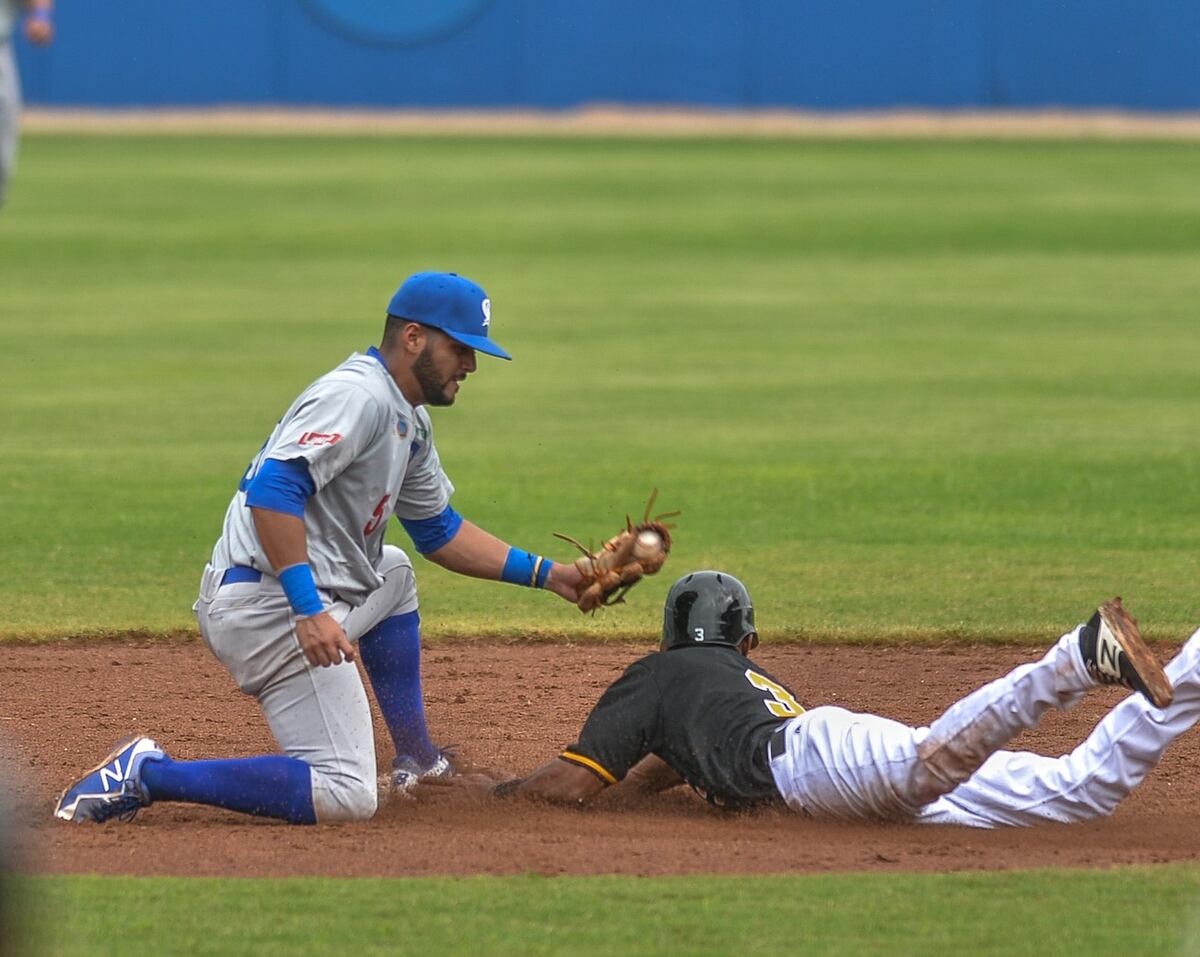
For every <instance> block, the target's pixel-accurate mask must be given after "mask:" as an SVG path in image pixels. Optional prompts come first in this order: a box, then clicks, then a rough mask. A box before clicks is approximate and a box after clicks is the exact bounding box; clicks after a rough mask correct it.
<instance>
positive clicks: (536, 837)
mask: <svg viewBox="0 0 1200 957" xmlns="http://www.w3.org/2000/svg"><path fill="white" fill-rule="evenodd" d="M646 650H648V649H647V648H645V647H643V646H634V645H630V644H607V645H597V644H545V643H511V644H500V643H481V642H472V641H442V642H438V643H437V644H435V645H433V646H432V647H430V648H428V649H427V650H426V653H425V667H424V671H425V691H426V697H427V701H428V709H429V717H430V723H431V727H432V729H433V732H434V734H435V737H436V739H437V740H439V741H442V742H453V743H457V744H458V746H459V750H460V753H461V754H462V755H463V756H464V757H465V758H467V759H469V760H471V761H474V762H477V763H480V764H488V765H493V766H498V767H503V768H508V769H512V770H514V771H517V772H525V771H528V770H530V769H531V768H533V767H534V766H535V765H536V764H538V763H540V762H541V761H542V760H544V759H546V758H548V757H550V756H552V755H553V754H555V753H556V750H557V749H558V748H559V747H561V746H562V745H564V744H567V743H570V742H571V741H572V740H573V739H574V736H575V734H576V732H577V731H578V728H579V725H580V722H581V720H582V718H583V717H584V715H585V714H586V712H587V709H588V707H589V704H590V702H592V701H593V700H594V699H595V697H596V696H597V694H598V693H599V691H600V690H601V689H602V688H603V687H605V686H606V685H607V684H608V682H610V681H611V680H612V679H613V678H614V677H615V676H616V675H617V674H618V673H619V672H620V671H621V670H622V669H623V668H624V666H625V665H626V664H628V663H629V662H630V661H631V660H632V659H633V658H635V657H637V656H638V655H640V654H642V653H643V652H645V651H646ZM1157 650H1158V651H1159V653H1160V654H1161V655H1162V656H1163V657H1164V658H1165V657H1166V656H1168V655H1169V654H1171V653H1173V651H1174V649H1173V648H1171V647H1167V646H1160V647H1159V648H1158V649H1157ZM760 651H761V654H760V655H756V657H757V658H759V660H761V661H762V662H763V663H764V664H765V665H766V667H767V668H768V669H770V670H771V671H773V672H774V673H776V674H778V675H779V676H780V677H781V678H782V679H784V680H786V681H787V682H788V683H789V684H791V685H792V686H793V687H795V688H796V689H799V690H800V692H801V697H802V699H804V700H807V701H808V702H809V703H817V702H827V703H838V704H844V705H847V706H849V707H857V708H860V709H866V710H874V711H878V712H881V713H884V714H888V715H890V716H894V717H897V718H900V719H902V720H905V721H908V722H910V723H918V724H923V723H927V722H929V721H930V720H931V719H932V718H933V717H934V716H935V715H936V714H937V713H938V712H939V710H940V709H941V708H942V707H944V706H945V705H947V704H949V703H950V702H952V701H953V700H955V699H956V698H957V697H959V696H960V695H961V694H963V693H964V692H966V691H968V690H970V689H971V688H973V687H974V686H976V685H977V684H980V683H982V682H984V681H986V680H987V679H989V678H991V677H993V676H996V675H998V674H1000V673H1001V672H1002V671H1003V670H1005V669H1007V668H1009V667H1011V666H1013V665H1015V664H1018V663H1020V662H1022V661H1027V660H1030V659H1031V658H1032V657H1033V656H1034V654H1035V653H1034V652H1033V651H1032V650H1031V649H1030V648H1028V647H1013V646H1004V647H968V648H961V647H960V648H953V647H940V648H930V647H912V646H903V647H876V648H866V647H857V646H856V647H827V646H825V647H822V646H775V647H771V648H763V649H760ZM4 654H5V659H6V660H5V668H4V669H3V673H2V675H0V738H2V739H3V740H4V741H5V742H6V744H7V746H8V750H9V751H10V752H11V753H12V756H13V757H12V760H10V761H9V762H7V765H6V774H5V777H6V778H7V779H8V780H9V781H10V782H11V783H12V784H14V785H15V791H16V797H17V800H18V805H19V809H18V817H19V820H20V821H21V822H22V823H24V824H27V825H28V828H27V834H28V837H29V841H28V854H27V862H28V863H27V865H26V866H27V868H28V869H30V870H35V871H41V872H97V873H106V874H179V875H188V874H197V875H243V876H256V875H276V876H281V875H331V876H351V875H430V874H478V873H487V874H513V873H524V872H538V873H543V874H595V873H625V874H641V875H650V874H681V873H698V872H739V873H741V872H746V873H750V872H754V873H779V872H786V871H799V872H814V871H839V870H869V871H884V872H887V871H913V870H920V871H930V870H935V871H943V870H958V869H997V868H1015V867H1037V866H1050V865H1055V866H1089V867H1090V866H1097V865H1100V866H1103V865H1110V864H1118V863H1122V864H1124V863H1151V862H1159V861H1177V860H1196V859H1200V829H1197V828H1196V827H1195V813H1196V812H1195V805H1196V802H1197V795H1198V794H1200V740H1198V738H1197V735H1196V734H1195V733H1193V734H1191V735H1187V736H1185V737H1184V738H1183V739H1181V740H1180V741H1178V742H1177V743H1176V744H1175V746H1174V747H1173V749H1172V750H1171V751H1170V752H1169V753H1168V755H1167V758H1166V760H1165V761H1164V762H1163V764H1162V766H1160V767H1159V768H1158V769H1157V770H1156V771H1155V772H1154V773H1153V774H1152V775H1151V776H1150V778H1149V779H1148V780H1147V781H1146V782H1145V784H1144V785H1143V786H1142V787H1141V788H1140V789H1139V790H1138V791H1137V792H1136V793H1135V794H1134V795H1133V796H1132V797H1131V798H1130V799H1129V800H1128V801H1127V802H1126V803H1125V804H1124V805H1123V806H1122V807H1121V808H1120V809H1119V811H1118V813H1117V814H1116V815H1115V816H1114V817H1113V818H1111V819H1109V820H1107V821H1102V822H1098V823H1095V824H1087V825H1075V826H1069V827H1068V826H1043V827H1038V828H1033V829H1026V830H1007V831H993V832H982V831H976V830H971V829H965V828H964V829H960V828H931V827H918V826H908V825H878V826H870V825H844V824H828V823H817V822H814V821H811V820H806V819H803V818H801V817H798V816H795V815H792V814H789V813H788V812H786V811H773V810H772V811H765V812H759V813H754V814H743V815H732V816H731V815H725V814H721V813H719V812H716V811H713V810H711V809H710V808H709V807H708V805H706V804H705V803H704V802H702V801H701V800H700V799H699V798H697V797H695V796H693V795H692V794H691V793H690V792H688V791H686V789H677V790H675V791H672V792H668V793H667V794H665V795H662V796H661V797H660V798H659V799H658V800H657V801H656V802H655V803H654V805H653V806H651V807H648V808H646V809H645V810H638V811H624V812H617V811H604V810H594V809H593V810H586V811H579V810H570V809H556V808H545V807H537V806H531V805H525V804H521V803H519V802H514V803H494V802H486V803H484V802H478V801H475V800H472V799H470V798H468V797H466V796H464V795H460V794H444V795H438V796H437V797H435V798H433V799H429V800H426V801H420V802H416V801H395V802H391V803H389V804H388V805H386V806H384V807H383V808H382V809H381V810H380V812H379V814H378V815H377V816H376V818H375V819H374V820H373V821H371V822H369V823H366V824H343V825H321V826H316V827H292V826H289V825H286V824H281V823H276V822H272V821H266V820H257V819H251V818H245V817H241V816H239V815H236V814H233V813H229V812H224V811H218V810H211V809H207V808H201V807H191V806H185V805H168V804H159V805H155V806H153V807H150V808H147V809H146V810H144V811H142V812H141V814H140V815H139V816H138V818H137V819H136V821H134V822H133V823H131V824H120V823H115V822H114V823H110V824H106V825H98V826H97V825H72V824H66V823H62V822H58V821H55V820H53V819H52V817H51V808H52V805H53V802H54V800H55V798H56V797H57V792H58V790H59V789H60V788H61V787H63V786H64V785H65V784H66V783H68V782H69V780H70V779H71V778H72V777H73V776H75V775H77V774H78V773H79V772H80V771H82V770H84V769H85V768H87V767H89V766H91V765H93V764H94V763H95V762H96V761H98V760H99V759H100V758H102V757H103V756H104V754H105V753H106V752H107V751H108V750H109V748H110V747H111V746H112V745H113V743H114V742H116V741H117V740H119V739H120V738H122V737H123V736H125V735H127V734H128V733H129V732H131V731H138V730H140V731H145V732H147V733H150V734H152V735H154V736H156V737H158V738H159V740H160V741H161V742H162V743H163V744H164V746H165V747H166V748H167V749H168V750H169V752H170V753H171V754H172V755H173V756H175V757H178V758H201V757H218V756H238V755H251V754H255V753H260V752H263V751H271V750H274V748H273V745H272V741H271V739H270V737H269V734H268V732H267V729H266V726H265V723H264V721H263V719H262V717H261V715H260V714H259V712H258V710H257V706H256V705H255V704H254V702H253V701H252V700H250V699H248V698H246V697H244V696H243V695H241V694H240V693H239V692H237V690H236V689H235V688H234V686H233V684H232V681H231V679H230V678H229V677H228V675H227V674H226V673H225V672H224V671H223V670H222V669H221V668H220V666H219V665H218V664H217V663H216V662H215V661H214V660H213V659H212V658H211V657H210V655H209V654H208V652H207V651H206V649H205V648H204V647H203V646H202V645H201V644H200V643H199V642H198V641H196V640H187V641H169V642H158V643H151V642H91V643H79V642H59V643H54V644H40V645H11V644H10V645H6V646H5V647H4ZM1119 698H1120V692H1119V691H1117V690H1110V689H1104V690H1102V691H1097V692H1096V693H1094V694H1093V695H1091V696H1090V697H1089V698H1088V699H1087V700H1086V701H1085V702H1084V703H1083V704H1082V705H1080V706H1079V707H1078V708H1077V709H1075V710H1074V711H1072V712H1069V713H1067V714H1057V713H1056V714H1052V715H1051V716H1050V717H1049V718H1048V719H1047V720H1046V721H1045V722H1044V724H1043V727H1042V728H1041V729H1039V730H1038V732H1037V733H1036V734H1029V735H1026V736H1025V737H1024V738H1022V739H1021V740H1020V741H1019V742H1018V744H1019V746H1021V747H1026V748H1030V749H1035V750H1039V751H1043V752H1047V753H1061V752H1062V751H1064V750H1069V749H1070V748H1072V747H1073V746H1074V745H1075V744H1076V743H1077V742H1078V741H1079V740H1080V739H1082V737H1083V736H1084V735H1085V734H1086V733H1087V731H1088V730H1089V729H1090V728H1091V726H1092V725H1093V724H1094V723H1095V721H1096V720H1097V719H1098V717H1099V716H1100V715H1101V714H1103V712H1104V711H1105V710H1106V708H1108V707H1110V706H1111V705H1112V704H1113V703H1114V702H1115V701H1117V700H1119ZM376 726H377V736H376V746H377V750H378V753H379V757H380V761H381V764H382V763H383V762H385V761H387V760H389V759H390V749H389V745H388V743H387V741H386V737H385V734H386V733H385V732H382V731H379V730H378V729H381V728H382V723H381V722H379V721H378V720H377V722H376Z"/></svg>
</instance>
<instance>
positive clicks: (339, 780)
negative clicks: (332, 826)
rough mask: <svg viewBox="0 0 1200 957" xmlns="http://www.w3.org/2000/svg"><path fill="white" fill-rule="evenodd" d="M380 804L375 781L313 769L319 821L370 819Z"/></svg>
mask: <svg viewBox="0 0 1200 957" xmlns="http://www.w3.org/2000/svg"><path fill="white" fill-rule="evenodd" d="M378 807H379V791H378V788H377V787H376V783H375V780H374V779H372V780H370V781H366V780H363V779H361V778H356V777H352V776H350V775H346V774H338V775H333V774H325V773H322V772H320V771H316V770H314V771H313V810H314V811H315V812H316V815H317V822H318V823H319V824H329V823H332V822H334V821H368V820H370V819H371V818H372V817H374V816H375V811H376V810H377V809H378Z"/></svg>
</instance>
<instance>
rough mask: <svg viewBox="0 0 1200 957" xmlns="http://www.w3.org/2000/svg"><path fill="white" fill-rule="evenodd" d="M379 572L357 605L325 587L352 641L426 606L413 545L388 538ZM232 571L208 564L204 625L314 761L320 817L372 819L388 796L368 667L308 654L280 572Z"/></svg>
mask: <svg viewBox="0 0 1200 957" xmlns="http://www.w3.org/2000/svg"><path fill="white" fill-rule="evenodd" d="M377 571H378V572H379V574H380V575H381V576H382V577H383V584H382V585H381V586H380V587H379V588H378V589H376V590H375V591H374V592H372V593H371V594H370V595H369V596H368V597H367V600H366V601H365V602H364V603H363V604H362V605H359V606H358V607H357V608H352V607H351V606H350V605H348V604H347V603H346V602H343V601H340V600H337V599H336V598H335V597H334V596H332V595H330V594H329V593H328V592H321V593H320V594H321V599H322V601H324V603H325V607H326V610H327V611H328V612H329V613H330V614H331V615H332V616H333V617H334V619H336V620H337V621H338V622H339V624H341V625H342V627H343V628H344V629H345V630H346V637H347V638H349V640H350V641H351V642H357V641H358V639H359V638H361V637H362V636H363V635H365V634H366V633H367V632H368V631H370V630H371V629H372V628H374V627H375V625H377V624H379V622H381V621H383V620H384V619H385V618H390V617H391V616H393V615H403V614H406V613H408V612H411V611H416V609H417V589H416V580H415V578H414V575H413V568H412V562H411V561H409V558H408V556H407V555H405V554H404V552H403V551H401V550H400V549H399V548H396V547H394V546H391V545H385V546H384V549H383V557H382V559H381V561H380V564H379V566H378V568H377ZM223 574H224V569H215V568H213V567H212V566H211V565H210V566H208V567H206V568H205V570H204V576H203V577H202V579H201V582H200V598H199V600H198V601H197V602H196V605H195V611H196V616H197V618H198V619H199V622H200V634H201V635H202V636H203V637H204V640H205V642H206V643H207V644H208V647H209V648H210V649H211V650H212V652H213V654H214V655H216V656H217V659H218V660H219V661H220V662H221V664H223V665H224V666H225V667H226V668H227V669H228V670H229V673H230V674H232V675H233V677H234V680H235V681H237V684H238V687H239V688H241V689H242V691H244V692H245V693H246V694H249V695H253V696H254V697H255V698H256V699H257V700H258V703H259V705H260V706H261V707H262V709H263V714H265V715H266V718H267V723H268V724H269V725H270V727H271V733H272V734H274V736H275V740H276V741H277V742H279V746H280V747H281V748H282V749H283V751H284V753H285V754H287V755H288V756H289V757H293V758H299V759H300V760H301V761H304V762H305V763H306V764H307V765H308V766H309V767H310V768H311V769H312V788H313V809H314V810H315V811H316V815H317V820H318V821H321V822H327V821H354V820H365V819H367V818H370V817H371V816H372V815H373V814H374V813H375V809H376V807H377V804H378V796H377V792H376V765H375V735H374V732H373V730H372V727H371V709H370V705H369V704H368V702H367V693H366V689H365V688H364V687H363V682H362V678H361V677H360V676H359V672H358V668H357V667H356V666H355V665H354V664H351V663H347V662H343V663H342V664H339V665H332V666H330V667H328V668H321V667H315V666H313V665H310V664H309V663H308V660H307V659H306V658H305V657H304V653H303V652H302V651H301V650H300V643H299V641H298V640H297V639H296V630H295V613H294V612H293V611H292V607H291V605H290V604H289V603H288V600H287V596H286V595H285V594H284V593H283V587H282V586H281V585H280V584H279V581H278V579H276V578H274V577H272V576H270V575H263V577H262V581H259V582H241V583H237V584H229V585H221V577H222V575H223Z"/></svg>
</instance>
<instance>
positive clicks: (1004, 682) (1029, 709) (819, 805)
mask: <svg viewBox="0 0 1200 957" xmlns="http://www.w3.org/2000/svg"><path fill="white" fill-rule="evenodd" d="M1106 607H1107V606H1106ZM1098 639H1100V643H1099V645H1100V647H1101V649H1102V650H1103V651H1104V652H1105V653H1106V654H1107V655H1108V657H1109V658H1110V659H1111V664H1112V665H1113V666H1114V667H1118V668H1121V669H1123V668H1124V666H1126V665H1127V664H1128V662H1127V660H1126V659H1127V657H1128V656H1126V655H1125V652H1124V644H1125V643H1126V642H1129V643H1131V650H1132V651H1134V652H1135V653H1136V654H1137V656H1138V660H1139V661H1142V662H1145V661H1146V657H1145V654H1144V653H1145V652H1147V649H1146V648H1145V645H1144V643H1142V642H1141V639H1140V637H1138V636H1137V635H1136V631H1134V633H1133V634H1132V635H1129V636H1125V635H1122V637H1121V643H1120V644H1118V643H1117V638H1116V636H1115V635H1114V633H1113V631H1112V630H1111V629H1110V628H1109V627H1108V625H1107V623H1106V622H1102V621H1101V620H1100V618H1099V616H1096V617H1094V618H1093V620H1092V621H1091V622H1089V623H1088V624H1086V625H1081V626H1079V627H1078V628H1076V629H1075V630H1074V631H1071V632H1069V633H1068V634H1066V635H1064V636H1063V637H1062V638H1060V639H1059V641H1058V642H1057V643H1056V644H1055V645H1054V646H1053V647H1052V648H1051V649H1050V651H1049V652H1047V654H1046V655H1045V656H1044V657H1043V658H1042V659H1041V660H1040V661H1037V662H1033V663H1031V664H1026V665H1022V666H1020V667H1019V668H1016V669H1014V670H1013V671H1011V672H1010V673H1009V674H1007V675H1005V676H1004V677H1003V678H1000V679H998V680H996V681H993V682H991V683H990V684H987V685H985V686H984V687H982V688H980V689H978V690H977V691H975V692H973V693H972V694H970V695H968V696H967V697H966V698H963V699H962V700H961V701H959V702H958V703H956V704H955V705H953V706H952V707H951V708H950V709H949V710H948V711H946V712H945V714H943V715H942V716H941V717H940V718H938V719H937V720H936V721H934V722H933V724H931V725H930V726H929V727H928V728H910V727H908V726H907V725H903V724H900V723H899V722H896V721H890V720H888V719H886V718H881V717H877V716H875V715H866V714H854V713H851V712H849V711H846V710H844V709H842V708H830V707H820V708H815V709H813V710H812V711H808V712H806V713H805V714H803V715H801V716H800V717H798V718H794V719H792V721H791V722H789V723H788V725H787V726H786V730H785V731H784V732H783V733H784V734H785V739H784V741H783V742H782V744H783V746H782V747H779V748H773V749H772V757H771V770H772V773H773V774H774V776H775V780H776V783H777V784H778V786H779V789H780V793H781V794H782V795H783V797H784V798H785V800H787V802H788V804H789V805H791V806H792V807H794V808H796V809H798V810H803V811H806V812H808V813H810V814H813V815H822V816H831V817H840V818H849V819H878V818H884V819H913V818H916V817H919V815H920V813H921V811H922V809H923V808H924V807H925V806H926V805H928V804H930V803H932V802H933V801H935V800H936V799H937V798H939V797H940V796H942V795H944V794H947V793H949V792H950V791H952V790H954V789H955V788H956V787H958V786H959V785H960V784H961V783H962V782H963V781H965V780H967V778H969V777H970V775H971V774H972V773H973V772H974V771H975V770H976V769H977V768H979V766H980V765H981V764H982V763H983V762H984V761H985V760H986V759H987V758H988V757H989V756H990V755H991V754H992V753H993V752H995V751H996V750H998V749H999V748H1001V747H1002V746H1003V745H1004V744H1006V743H1007V742H1008V741H1010V740H1011V739H1012V738H1013V737H1015V736H1016V735H1017V734H1019V733H1020V732H1021V731H1023V730H1026V729H1028V728H1032V727H1035V726H1036V725H1037V723H1038V721H1039V720H1040V719H1041V717H1042V715H1044V714H1045V713H1046V711H1047V710H1049V709H1050V708H1058V709H1063V710H1065V709H1068V708H1070V707H1072V706H1073V705H1074V704H1075V703H1076V702H1078V700H1079V699H1080V698H1081V697H1082V696H1083V694H1084V693H1085V692H1086V691H1087V690H1088V689H1089V688H1092V687H1094V686H1095V685H1096V684H1097V683H1098V678H1097V676H1096V668H1095V657H1096V649H1097V641H1098ZM1085 648H1086V655H1085ZM1150 660H1152V656H1150ZM1145 667H1147V668H1149V667H1150V666H1149V665H1148V664H1146V665H1145ZM1154 667H1157V665H1156V664H1155V666H1154ZM1158 671H1159V672H1161V668H1159V669H1158ZM1118 673H1121V672H1120V671H1119V672H1118ZM1159 677H1161V678H1162V680H1163V681H1165V676H1161V675H1159Z"/></svg>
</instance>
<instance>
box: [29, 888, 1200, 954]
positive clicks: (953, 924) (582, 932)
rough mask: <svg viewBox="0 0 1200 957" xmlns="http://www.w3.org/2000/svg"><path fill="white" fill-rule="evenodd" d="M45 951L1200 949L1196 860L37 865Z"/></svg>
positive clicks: (34, 891)
mask: <svg viewBox="0 0 1200 957" xmlns="http://www.w3.org/2000/svg"><path fill="white" fill-rule="evenodd" d="M18 889H19V891H20V892H21V893H22V895H23V899H24V902H25V903H26V904H27V905H28V906H30V907H32V908H34V910H33V913H36V914H39V915H40V917H41V920H42V922H43V925H44V926H43V928H42V931H41V934H42V936H43V939H44V940H45V942H46V943H47V944H48V945H49V949H50V950H51V951H52V952H53V953H55V954H58V955H62V957H70V955H74V954H79V955H84V954H93V953H95V952H96V950H97V948H98V947H100V946H101V944H100V942H105V941H107V942H112V941H123V942H125V943H127V944H128V946H130V947H135V946H136V947H137V948H139V949H141V950H142V951H144V952H147V953H154V954H161V955H172V954H180V955H185V954H186V955H193V954H194V955H210V954H211V955H223V957H224V955H229V957H233V955H241V954H266V953H309V954H346V953H354V954H363V955H370V954H414V955H415V954H419V955H429V957H437V955H443V954H445V955H450V954H462V953H472V954H496V955H501V954H513V955H543V954H544V955H551V954H591V955H604V954H612V955H620V957H627V955H643V954H644V955H656V954H663V955H668V954H670V955H674V954H696V955H709V954H711V955H726V954H785V953H804V954H813V955H821V954H831V955H833V954H838V955H840V954H856V955H873V954H899V953H909V954H917V953H919V954H929V955H943V954H944V955H948V957H950V955H953V957H957V955H960V954H964V953H971V954H980V955H989V954H995V955H1012V954H1030V955H1054V954H1089V955H1092V957H1104V955H1109V954H1111V955H1136V954H1176V953H1193V952H1194V951H1195V949H1196V947H1197V946H1198V945H1200V869H1197V868H1196V867H1195V866H1166V867H1158V868H1119V869H1114V870H1109V871H1025V872H1022V871H1010V872H995V873H959V874H887V875H884V874H839V875H815V876H794V875H780V876H774V877H762V876H757V877H745V876H740V877H739V876H700V877H673V878H631V877H615V876H614V877H555V878H546V877H538V876H523V877H511V878H498V877H473V878H459V879H453V878H429V879H377V880H376V879H342V880H335V879H326V878H304V879H287V880H278V879H274V880H269V879H261V880H247V879H224V880H218V879H202V878H134V877H110V878H101V877H85V876H57V877H36V878H24V879H22V880H21V881H20V883H19V885H18Z"/></svg>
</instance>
